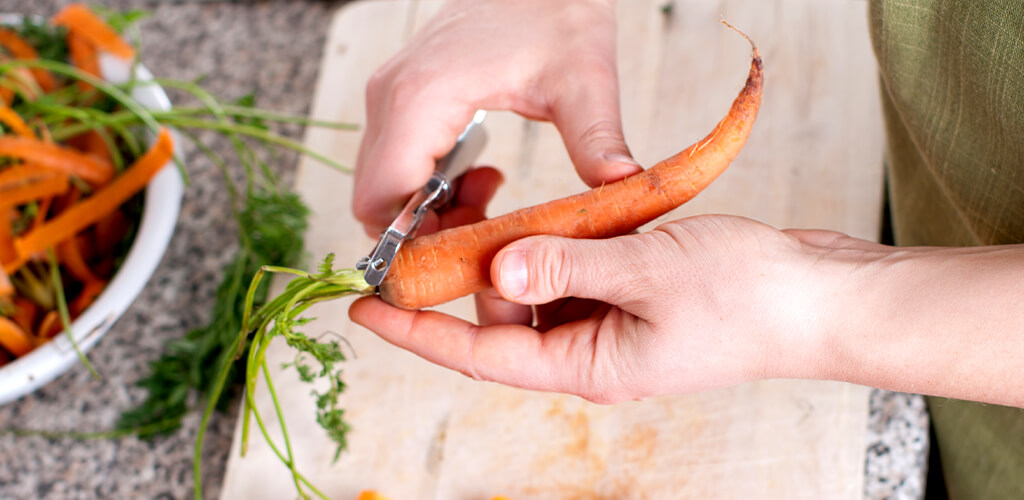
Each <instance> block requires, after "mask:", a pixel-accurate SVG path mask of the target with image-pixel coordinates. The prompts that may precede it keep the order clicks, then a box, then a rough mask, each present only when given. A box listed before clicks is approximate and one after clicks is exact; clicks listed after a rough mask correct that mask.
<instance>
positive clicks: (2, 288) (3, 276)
mask: <svg viewBox="0 0 1024 500" xmlns="http://www.w3.org/2000/svg"><path fill="white" fill-rule="evenodd" d="M12 295H14V284H13V283H11V277H10V276H8V275H7V273H6V272H4V270H3V269H0V299H3V298H7V297H10V296H12Z"/></svg>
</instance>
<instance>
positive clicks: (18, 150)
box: [0, 136, 114, 185]
mask: <svg viewBox="0 0 1024 500" xmlns="http://www.w3.org/2000/svg"><path fill="white" fill-rule="evenodd" d="M0 156H9V157H11V158H18V159H20V160H22V161H25V162H27V163H32V164H35V165H37V166H39V167H41V168H45V169H48V170H54V171H57V172H62V173H64V174H66V175H73V176H75V177H78V178H80V179H82V180H84V181H86V182H89V183H91V184H93V185H103V184H106V183H107V182H109V181H110V179H111V178H113V177H114V166H113V165H111V164H109V163H105V162H103V161H102V160H100V159H98V158H96V157H95V156H93V155H90V154H86V153H81V152H78V151H75V150H74V149H71V148H66V147H63V146H59V145H57V144H52V143H48V142H44V141H42V140H39V139H30V138H27V137H11V136H3V137H0Z"/></svg>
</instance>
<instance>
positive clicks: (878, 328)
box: [819, 245, 1024, 406]
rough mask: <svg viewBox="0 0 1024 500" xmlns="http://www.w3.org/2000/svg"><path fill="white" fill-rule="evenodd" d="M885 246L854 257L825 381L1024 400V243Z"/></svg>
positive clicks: (837, 302) (836, 315) (836, 305)
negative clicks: (859, 258) (866, 255)
mask: <svg viewBox="0 0 1024 500" xmlns="http://www.w3.org/2000/svg"><path fill="white" fill-rule="evenodd" d="M881 248H885V250H883V251H880V252H877V253H873V254H870V253H869V255H870V257H869V259H868V260H867V261H866V262H862V263H851V262H847V263H846V265H847V266H850V265H853V270H852V271H850V272H849V273H848V274H846V276H845V277H844V278H842V280H843V282H842V283H840V284H839V287H838V288H837V290H839V292H838V293H836V296H835V297H833V300H832V301H831V304H832V305H831V306H829V307H828V308H827V309H828V310H830V311H831V312H832V313H831V314H830V316H831V317H832V320H831V321H829V322H826V323H824V324H826V325H828V327H827V328H825V331H824V332H822V334H823V335H824V337H823V339H824V342H823V343H822V344H820V347H821V348H822V352H821V355H820V357H819V361H820V362H821V363H820V364H819V367H820V368H821V370H822V372H821V374H822V375H823V376H824V377H823V378H830V379H837V380H844V381H848V382H853V383H858V384H863V385H869V386H873V387H881V388H885V389H890V390H895V391H905V392H914V393H921V394H929V395H939V396H947V397H951V398H957V399H968V400H974V401H982V402H989V403H996V404H1004V405H1010V406H1024V376H1022V367H1024V245H1013V246H999V247H978V248H906V249H901V248H895V249H892V248H887V247H881Z"/></svg>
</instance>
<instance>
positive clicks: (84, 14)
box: [53, 3, 135, 59]
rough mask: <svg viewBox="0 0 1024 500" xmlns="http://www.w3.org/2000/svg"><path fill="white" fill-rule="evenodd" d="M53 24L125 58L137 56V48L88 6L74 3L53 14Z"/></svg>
mask: <svg viewBox="0 0 1024 500" xmlns="http://www.w3.org/2000/svg"><path fill="white" fill-rule="evenodd" d="M53 24H55V25H57V26H64V27H66V28H67V29H68V31H70V32H71V33H73V34H74V35H75V36H80V37H82V38H83V39H84V40H86V41H88V42H89V43H90V44H92V45H93V46H95V47H97V48H99V49H102V50H105V51H107V52H110V53H111V54H114V55H116V56H118V57H121V58H123V59H132V58H134V57H135V48H134V47H132V46H131V45H129V44H128V43H127V42H125V41H124V39H122V38H121V36H120V35H118V34H117V32H116V31H114V30H113V28H111V27H110V26H109V25H108V24H107V23H106V22H105V21H103V20H102V19H100V18H99V17H97V16H96V14H93V13H92V11H91V10H89V8H88V7H86V6H84V5H82V4H77V3H73V4H71V5H68V6H67V7H64V9H62V10H61V11H60V12H58V13H57V15H55V16H53Z"/></svg>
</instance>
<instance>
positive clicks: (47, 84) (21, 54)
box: [0, 27, 57, 92]
mask: <svg viewBox="0 0 1024 500" xmlns="http://www.w3.org/2000/svg"><path fill="white" fill-rule="evenodd" d="M0 46H3V48H5V49H7V52H10V54H11V55H12V56H14V57H15V58H16V59H22V60H35V59H39V53H38V52H36V49H34V48H33V47H32V45H31V44H30V43H28V42H27V41H25V40H24V39H23V38H21V37H20V36H18V34H17V33H15V32H14V30H11V29H8V28H2V27H0ZM32 76H34V77H35V80H36V83H38V84H39V87H40V88H41V89H43V91H45V92H50V91H52V90H54V89H56V88H57V81H56V80H55V79H54V78H53V75H52V74H50V72H49V71H47V70H46V69H45V68H32Z"/></svg>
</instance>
